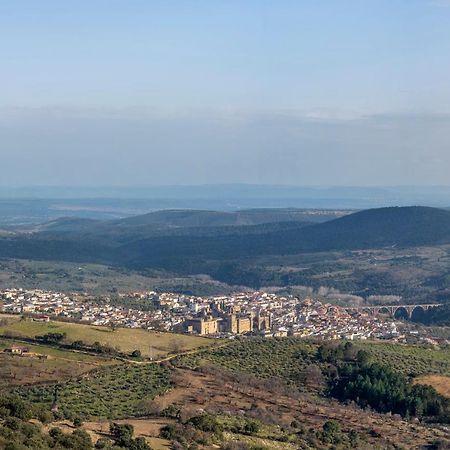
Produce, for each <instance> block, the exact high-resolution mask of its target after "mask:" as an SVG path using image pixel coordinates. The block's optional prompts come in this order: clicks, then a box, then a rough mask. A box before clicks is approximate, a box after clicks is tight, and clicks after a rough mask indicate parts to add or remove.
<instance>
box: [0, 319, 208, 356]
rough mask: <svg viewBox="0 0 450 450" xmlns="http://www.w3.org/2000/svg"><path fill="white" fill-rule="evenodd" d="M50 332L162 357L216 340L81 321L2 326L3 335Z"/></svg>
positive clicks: (15, 322) (12, 322)
mask: <svg viewBox="0 0 450 450" xmlns="http://www.w3.org/2000/svg"><path fill="white" fill-rule="evenodd" d="M47 333H66V335H67V337H66V341H67V342H74V341H78V340H82V341H83V342H84V343H86V344H89V345H91V344H93V343H94V342H99V343H100V344H102V345H108V346H110V347H112V348H114V349H117V350H119V351H121V352H124V353H131V352H133V351H134V350H140V351H141V353H142V355H143V356H145V357H153V358H163V357H165V356H167V355H168V354H169V353H177V352H180V351H188V350H194V349H197V348H199V347H203V346H205V347H208V346H209V345H212V344H214V342H215V341H214V340H212V339H207V338H203V337H198V336H189V335H183V334H175V333H163V332H156V331H146V330H142V329H136V328H134V329H130V328H117V329H115V330H114V331H112V330H111V329H109V328H107V327H101V326H94V325H82V324H76V323H68V322H56V321H51V322H34V321H32V320H30V319H27V320H20V319H19V318H17V320H10V322H9V323H8V324H7V325H4V326H0V335H9V336H13V337H17V338H20V337H27V338H34V337H35V336H42V335H44V334H47Z"/></svg>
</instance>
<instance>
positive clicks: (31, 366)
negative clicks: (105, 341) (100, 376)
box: [0, 339, 117, 389]
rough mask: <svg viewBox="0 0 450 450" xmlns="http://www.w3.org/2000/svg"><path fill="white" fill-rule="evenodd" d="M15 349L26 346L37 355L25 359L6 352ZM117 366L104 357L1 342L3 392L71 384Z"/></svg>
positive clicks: (0, 363) (0, 385)
mask: <svg viewBox="0 0 450 450" xmlns="http://www.w3.org/2000/svg"><path fill="white" fill-rule="evenodd" d="M11 345H18V346H25V347H27V348H28V349H29V351H30V353H32V354H33V355H32V356H29V357H21V356H19V355H12V354H11V353H6V352H4V349H6V348H9V347H11ZM41 356H45V358H41ZM116 363H117V362H116V361H114V360H111V359H107V358H102V357H100V356H92V355H87V354H83V353H79V352H71V351H65V350H59V349H57V348H54V347H48V346H45V345H29V344H24V343H21V342H17V341H13V340H10V339H5V340H2V339H0V389H6V388H8V387H11V386H15V385H21V384H33V383H44V382H55V381H60V380H67V379H69V378H71V377H74V376H77V375H80V374H82V373H85V372H88V371H90V370H93V369H96V368H98V367H100V366H104V365H111V364H116Z"/></svg>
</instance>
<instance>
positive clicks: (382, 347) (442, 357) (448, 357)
mask: <svg viewBox="0 0 450 450" xmlns="http://www.w3.org/2000/svg"><path fill="white" fill-rule="evenodd" d="M355 345H356V346H357V347H359V348H362V349H364V350H367V351H368V352H369V353H370V356H371V359H372V360H373V361H374V362H378V363H380V364H384V365H388V366H390V367H392V368H393V369H394V370H398V371H400V372H402V373H403V374H405V375H408V376H412V377H416V376H420V375H427V374H441V375H450V347H449V346H447V347H443V348H433V347H426V346H419V345H403V344H394V343H386V342H356V343H355Z"/></svg>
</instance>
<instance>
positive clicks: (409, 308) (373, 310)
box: [344, 303, 442, 319]
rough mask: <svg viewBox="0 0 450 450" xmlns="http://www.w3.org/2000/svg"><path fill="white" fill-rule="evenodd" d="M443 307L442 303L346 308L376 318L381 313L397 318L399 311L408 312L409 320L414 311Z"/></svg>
mask: <svg viewBox="0 0 450 450" xmlns="http://www.w3.org/2000/svg"><path fill="white" fill-rule="evenodd" d="M438 306H442V303H421V304H416V305H379V306H359V307H354V308H344V309H345V310H346V311H348V312H349V313H352V312H368V313H369V314H371V315H373V316H376V315H378V314H380V313H388V314H389V315H390V316H391V317H395V313H396V312H397V311H399V310H404V311H406V315H407V317H408V319H411V316H412V314H413V311H414V310H415V309H417V308H421V309H422V311H428V310H429V309H430V308H436V307H438Z"/></svg>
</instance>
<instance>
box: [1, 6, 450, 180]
mask: <svg viewBox="0 0 450 450" xmlns="http://www.w3.org/2000/svg"><path fill="white" fill-rule="evenodd" d="M0 61H1V66H0V167H1V172H0V186H22V185H26V186H29V185H45V186H49V185H50V186H58V185H66V186H67V185H69V186H104V185H110V186H147V185H148V186H151V185H176V184H181V185H183V184H211V183H257V184H289V185H305V186H307V185H314V186H321V185H327V186H330V185H335V186H351V185H358V186H365V185H367V186H382V185H449V184H450V180H449V177H448V173H449V171H450V83H449V82H448V80H449V79H450V0H448V1H447V0H364V1H361V0H293V1H290V0H222V1H220V0H178V1H177V0H161V1H157V0H65V1H64V2H61V1H60V0H40V1H39V2H37V1H35V0H0Z"/></svg>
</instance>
